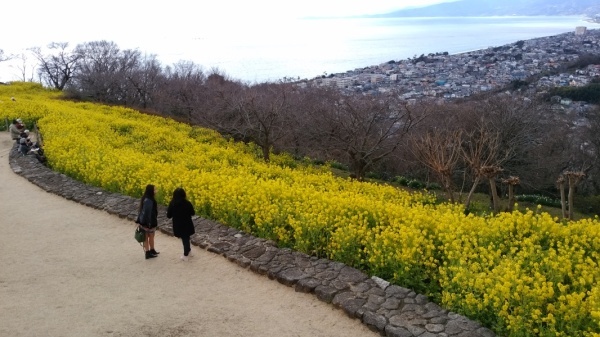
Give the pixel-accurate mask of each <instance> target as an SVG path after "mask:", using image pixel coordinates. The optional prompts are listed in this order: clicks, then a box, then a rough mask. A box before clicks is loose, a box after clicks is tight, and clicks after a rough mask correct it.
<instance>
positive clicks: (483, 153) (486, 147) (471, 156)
mask: <svg viewBox="0 0 600 337" xmlns="http://www.w3.org/2000/svg"><path fill="white" fill-rule="evenodd" d="M462 154H463V159H464V161H465V163H467V166H468V167H469V168H470V169H471V172H472V174H473V184H472V186H471V190H470V191H469V194H468V196H467V199H466V201H465V209H467V210H468V209H469V206H470V204H471V198H472V196H473V193H475V189H476V188H477V186H478V185H479V183H480V182H481V180H482V179H483V178H486V179H488V181H489V182H490V193H492V199H493V203H494V209H495V211H497V210H496V207H497V204H498V202H497V200H496V198H497V193H496V188H495V180H494V179H495V177H496V176H497V175H498V173H500V166H501V164H502V163H503V162H504V161H505V160H506V156H507V155H506V154H504V155H502V153H501V149H500V136H499V134H498V133H497V132H493V131H490V130H488V129H486V128H485V125H484V124H480V125H479V128H478V129H476V130H474V131H472V132H470V133H467V134H466V137H465V141H464V144H463V147H462ZM494 195H496V197H494Z"/></svg>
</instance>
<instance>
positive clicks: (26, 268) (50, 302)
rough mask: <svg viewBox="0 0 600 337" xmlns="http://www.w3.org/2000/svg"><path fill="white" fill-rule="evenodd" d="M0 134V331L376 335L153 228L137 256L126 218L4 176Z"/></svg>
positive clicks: (7, 172)
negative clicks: (187, 256) (148, 251)
mask: <svg viewBox="0 0 600 337" xmlns="http://www.w3.org/2000/svg"><path fill="white" fill-rule="evenodd" d="M11 146H12V141H11V140H10V136H9V134H8V133H7V132H1V133H0V336H11V337H16V336H27V337H30V336H78V337H80V336H160V337H165V336H177V337H179V336H245V337H252V336H261V337H268V336H277V337H283V336H310V337H319V336H323V337H325V336H327V337H330V336H346V337H352V336H363V337H364V336H378V334H376V333H374V332H371V331H370V330H368V329H367V328H366V327H365V326H364V325H363V324H362V323H361V322H360V321H359V320H356V319H351V318H349V317H347V316H346V315H345V314H344V313H343V311H341V310H338V309H335V308H334V307H333V306H331V305H329V304H326V303H323V302H321V301H319V300H318V299H317V298H316V297H315V296H314V295H310V294H304V293H297V292H294V290H293V289H292V288H290V287H286V286H284V285H281V284H279V283H278V282H276V281H272V280H269V279H268V278H267V277H264V276H260V275H257V274H255V273H253V272H251V271H249V270H246V269H242V268H241V267H239V266H237V265H236V264H233V263H231V262H229V261H227V260H226V259H224V258H223V257H222V256H219V255H215V254H212V253H209V252H207V251H205V250H200V249H198V248H197V247H194V248H193V250H194V253H195V254H196V256H195V257H193V258H191V260H190V261H188V262H182V261H180V260H179V256H180V255H181V251H182V247H181V242H180V241H179V240H178V239H176V238H173V237H170V236H167V235H164V234H161V233H158V234H157V237H156V242H157V244H156V247H157V250H159V251H160V252H161V254H160V256H159V257H158V258H156V259H151V260H144V258H143V252H142V249H141V248H140V246H139V245H137V244H136V242H135V241H134V240H133V237H132V236H133V229H134V224H133V223H132V222H130V221H127V220H124V219H120V218H118V217H116V216H112V215H109V214H108V213H106V212H102V211H98V210H94V209H91V208H88V207H85V206H83V205H80V204H77V203H74V202H71V201H68V200H65V199H63V198H60V197H58V196H56V195H53V194H50V193H47V192H45V191H43V190H41V189H40V188H38V187H37V186H33V185H32V184H30V183H29V182H28V181H27V180H25V179H24V178H22V177H20V176H18V175H16V174H14V173H13V172H12V170H11V169H10V167H9V164H8V152H9V150H10V147H11Z"/></svg>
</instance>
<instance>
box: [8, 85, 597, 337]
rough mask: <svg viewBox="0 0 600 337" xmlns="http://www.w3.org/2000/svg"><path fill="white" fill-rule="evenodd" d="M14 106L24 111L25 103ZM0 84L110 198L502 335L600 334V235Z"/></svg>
mask: <svg viewBox="0 0 600 337" xmlns="http://www.w3.org/2000/svg"><path fill="white" fill-rule="evenodd" d="M11 97H15V98H16V101H12V100H11ZM60 97H61V93H60V92H55V91H51V90H47V89H44V88H42V87H41V86H39V85H37V84H32V83H13V84H11V85H6V86H0V101H1V103H0V116H2V117H3V119H8V120H9V121H10V120H12V119H14V118H22V119H23V120H24V121H25V122H27V123H28V126H29V125H33V123H37V125H38V126H39V129H40V130H41V134H42V135H43V140H44V146H45V153H46V155H47V157H48V162H49V165H50V166H51V167H52V169H54V170H56V171H60V172H63V173H64V174H66V175H68V176H71V177H73V178H75V179H78V180H80V181H83V182H86V183H88V184H91V185H95V186H100V187H102V188H104V189H106V190H108V191H113V192H119V193H122V194H126V195H130V196H134V197H139V196H140V195H141V194H142V191H143V188H144V187H145V185H146V184H149V183H151V184H155V185H156V186H157V187H158V189H159V194H158V197H157V199H158V201H159V202H160V203H163V204H164V203H167V202H168V200H169V198H170V193H171V192H172V191H173V189H175V188H176V187H179V186H181V187H184V188H185V189H186V191H187V193H188V197H189V199H190V201H191V202H192V203H193V204H194V206H195V208H196V210H197V212H198V213H199V214H200V215H201V216H204V217H207V218H211V219H214V220H217V221H220V222H222V223H225V224H227V225H229V226H232V227H235V228H239V229H241V230H244V231H247V232H250V233H252V234H254V235H256V236H260V237H263V238H267V239H272V240H274V241H276V242H277V243H278V244H279V245H280V246H283V247H290V248H292V249H294V250H298V251H302V252H305V253H308V254H311V255H315V256H319V257H327V258H330V259H333V260H337V261H340V262H343V263H346V264H348V265H351V266H354V267H357V268H359V269H361V270H364V271H365V272H367V273H369V274H371V275H377V276H379V277H382V278H384V279H387V280H388V281H390V282H392V283H395V284H398V285H402V286H405V287H410V288H412V289H415V290H416V291H418V292H421V293H424V294H426V295H428V296H429V297H430V298H431V299H433V300H434V301H437V302H438V303H441V304H442V305H443V306H444V307H446V308H448V309H450V310H453V311H456V312H460V313H463V314H465V315H466V316H468V317H471V318H473V319H476V320H479V321H481V322H482V323H484V324H485V325H486V326H488V327H490V328H492V329H494V330H495V331H496V332H497V333H498V334H499V335H503V336H586V337H592V336H595V337H599V336H600V285H599V280H600V268H599V266H598V263H599V261H600V224H599V220H598V218H597V217H596V218H593V219H583V220H579V221H577V222H570V223H568V224H564V223H562V222H560V221H558V219H556V218H552V216H550V215H549V214H547V213H544V212H541V211H539V209H536V210H528V211H526V212H519V211H515V212H512V213H501V214H499V215H496V216H486V217H482V216H475V215H472V214H470V215H465V214H464V209H463V208H462V206H460V205H455V204H435V203H434V200H433V197H431V196H430V195H429V194H427V193H409V192H406V191H404V190H401V189H397V188H394V187H391V186H386V185H380V184H374V183H366V182H356V181H350V180H346V179H342V178H338V177H335V176H334V175H332V174H331V173H330V171H329V170H328V169H327V168H322V167H313V166H311V165H309V164H303V163H298V162H297V161H294V160H292V159H291V157H288V156H286V155H274V156H273V159H272V161H271V163H269V164H267V163H264V162H263V161H261V160H260V153H259V151H258V149H257V148H256V147H255V146H252V145H246V144H241V143H235V142H232V141H229V140H226V139H225V138H223V137H221V136H220V135H219V134H217V133H216V132H214V131H212V130H207V129H202V128H197V127H191V126H189V125H186V124H182V123H178V122H175V121H173V120H169V119H165V118H161V117H157V116H150V115H147V114H142V113H139V112H137V111H134V110H131V109H127V108H122V107H109V106H104V105H99V104H92V103H74V102H69V101H64V100H61V99H60Z"/></svg>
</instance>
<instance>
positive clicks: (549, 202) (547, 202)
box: [515, 194, 561, 207]
mask: <svg viewBox="0 0 600 337" xmlns="http://www.w3.org/2000/svg"><path fill="white" fill-rule="evenodd" d="M515 200H517V201H525V202H530V203H532V204H537V205H542V206H549V207H560V206H561V205H560V200H556V199H552V198H549V197H546V196H543V195H536V194H521V195H517V196H515Z"/></svg>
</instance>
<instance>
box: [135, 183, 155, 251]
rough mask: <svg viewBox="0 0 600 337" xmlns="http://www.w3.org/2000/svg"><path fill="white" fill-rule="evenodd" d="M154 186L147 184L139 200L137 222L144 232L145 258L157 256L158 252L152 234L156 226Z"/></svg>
mask: <svg viewBox="0 0 600 337" xmlns="http://www.w3.org/2000/svg"><path fill="white" fill-rule="evenodd" d="M155 195H156V188H155V187H154V185H147V186H146V191H145V192H144V195H143V196H142V200H141V201H140V208H139V215H138V219H137V221H136V222H137V223H139V225H140V228H141V229H143V230H144V232H145V233H146V240H144V251H145V252H146V259H150V258H153V257H157V256H158V254H159V253H158V252H157V251H156V250H155V249H154V234H155V233H156V228H157V227H158V209H157V205H156V199H154V196H155Z"/></svg>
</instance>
